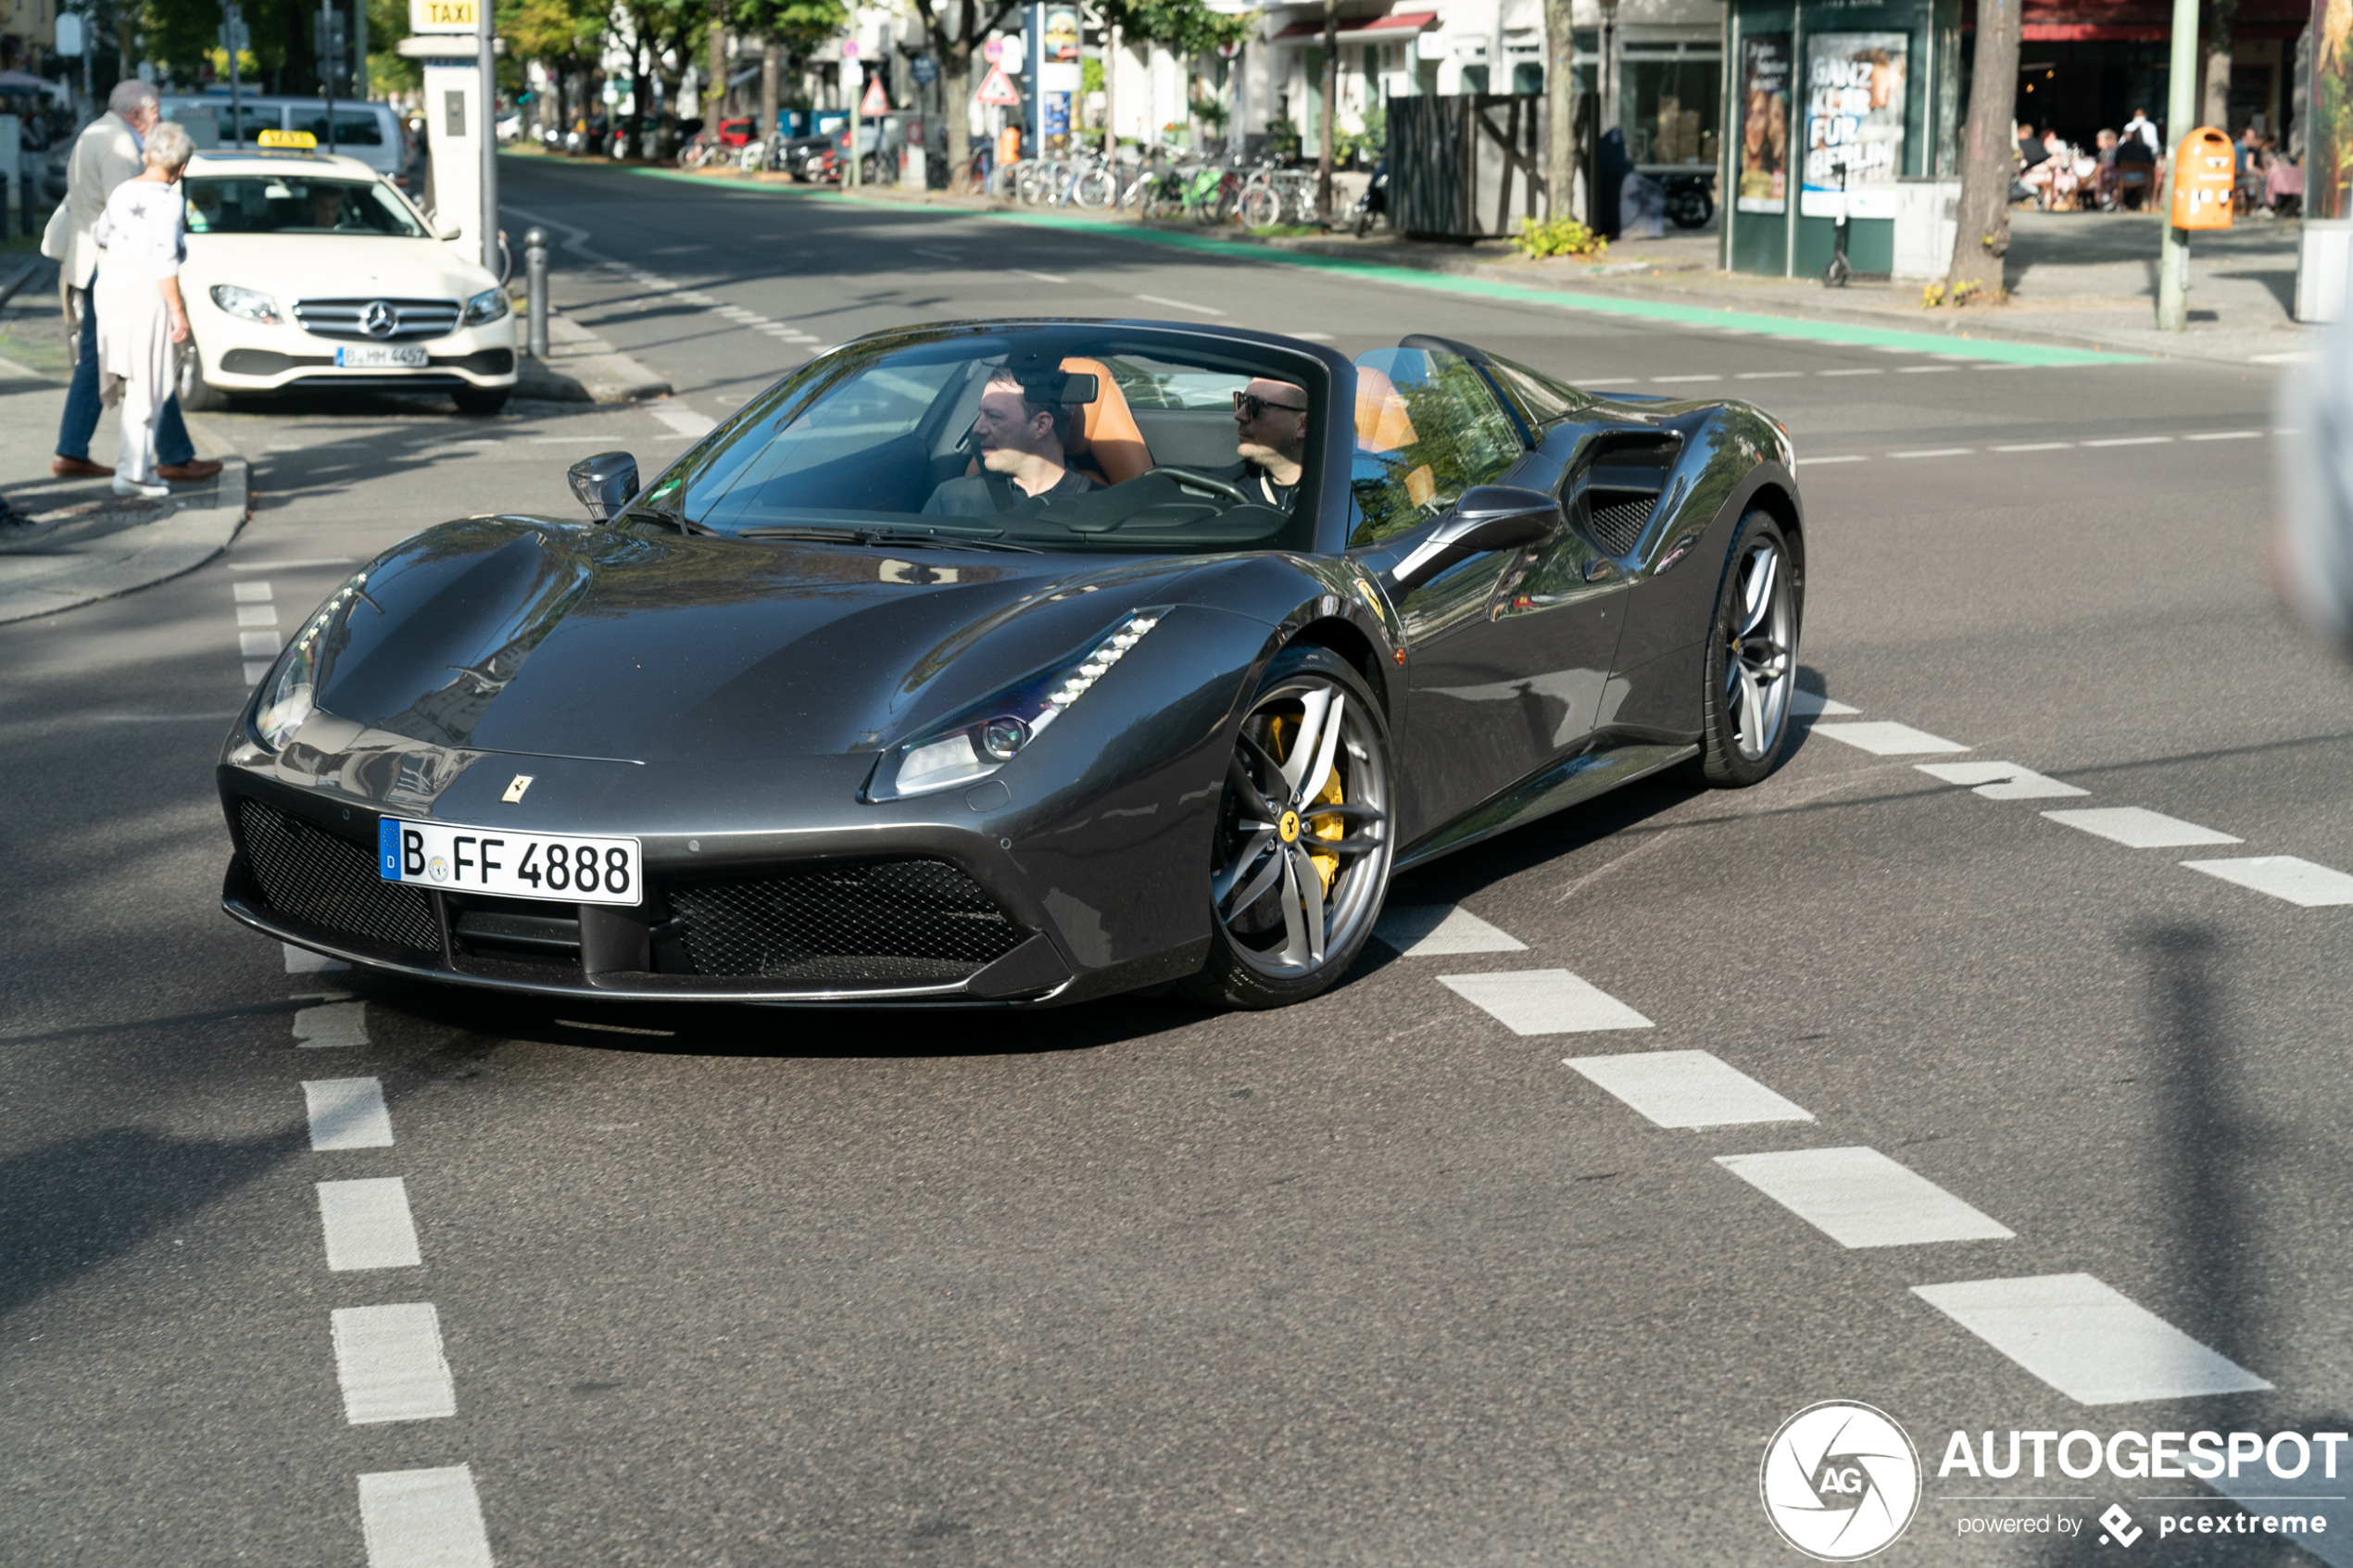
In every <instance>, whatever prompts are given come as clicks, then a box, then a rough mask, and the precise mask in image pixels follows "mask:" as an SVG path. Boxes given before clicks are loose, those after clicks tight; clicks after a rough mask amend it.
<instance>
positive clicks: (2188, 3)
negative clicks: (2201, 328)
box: [2157, 0, 2197, 332]
mask: <svg viewBox="0 0 2353 1568" xmlns="http://www.w3.org/2000/svg"><path fill="white" fill-rule="evenodd" d="M2169 71H2170V74H2169V77H2168V79H2167V82H2166V84H2165V134H2166V135H2167V136H2168V137H2169V138H2170V139H2171V141H2172V144H2173V147H2172V148H2167V147H2160V148H2158V157H2162V158H2163V159H2164V160H2165V178H2164V179H2163V180H2162V181H2161V182H2159V183H2158V196H2157V201H2158V216H2159V217H2161V218H2162V219H2163V220H2165V242H2164V245H2163V247H2162V248H2161V249H2160V250H2159V251H2158V266H2157V330H2158V331H2159V332H2187V331H2188V330H2189V326H2190V300H2189V293H2190V237H2189V235H2188V234H2187V233H2185V232H2183V231H2182V230H2180V229H2176V228H2175V227H2173V182H2174V180H2175V179H2176V178H2178V176H2179V171H2178V170H2177V169H2175V168H2174V162H2175V159H2174V157H2173V148H2178V147H2180V146H2181V144H2182V141H2183V138H2184V137H2186V136H2187V135H2188V134H2189V133H2190V130H2191V122H2192V120H2193V119H2195V118H2196V114H2197V110H2196V107H2195V101H2196V91H2197V0H2173V53H2172V58H2171V62H2170V66H2169Z"/></svg>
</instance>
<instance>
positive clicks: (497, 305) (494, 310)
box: [459, 288, 508, 327]
mask: <svg viewBox="0 0 2353 1568" xmlns="http://www.w3.org/2000/svg"><path fill="white" fill-rule="evenodd" d="M507 310H508V305H507V291H506V290H505V289H503V288H498V289H484V290H483V291H482V292H481V293H480V294H478V295H474V296H473V297H472V299H470V300H468V301H466V308H465V311H464V313H463V314H462V315H460V316H459V320H461V321H462V322H464V323H465V324H466V325H467V326H469V327H479V326H481V325H482V324H483V323H484V321H495V320H497V319H498V318H499V317H501V316H504V315H505V314H506V313H507Z"/></svg>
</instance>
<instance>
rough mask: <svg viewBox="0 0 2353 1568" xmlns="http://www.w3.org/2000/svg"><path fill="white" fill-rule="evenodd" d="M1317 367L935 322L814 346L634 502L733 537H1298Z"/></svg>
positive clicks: (1110, 545) (1232, 541)
mask: <svg viewBox="0 0 2353 1568" xmlns="http://www.w3.org/2000/svg"><path fill="white" fill-rule="evenodd" d="M1325 395H1326V377H1325V374H1324V371H1323V369H1322V367H1321V364H1320V362H1319V361H1317V360H1316V359H1315V358H1312V357H1311V356H1309V355H1308V354H1306V353H1303V352H1286V351H1284V350H1281V349H1278V348H1274V347H1271V346H1269V347H1265V348H1261V347H1258V346H1256V345H1249V344H1239V343H1227V342H1222V341H1216V340H1213V339H1209V338H1205V337H1202V338H1196V337H1192V336H1189V335H1188V334H1185V333H1182V332H1167V331H1158V330H1153V329H1149V328H1124V329H1123V328H1117V327H1099V326H1088V325H1071V326H1060V325H1055V326H1047V327H1038V328H1004V327H991V328H973V327H958V328H938V329H930V330H925V331H921V332H907V333H901V334H895V335H893V336H891V337H889V338H886V339H883V340H880V341H875V342H867V343H854V344H850V345H847V346H845V347H843V348H840V349H838V350H837V351H835V352H834V353H832V354H829V355H826V356H824V358H819V359H816V360H814V361H812V362H811V363H810V364H809V365H807V366H805V367H803V368H802V369H801V370H799V371H798V372H796V373H795V374H793V375H792V376H789V377H787V378H786V380H785V381H783V382H782V383H778V384H777V385H776V386H775V387H774V388H772V389H771V390H770V391H768V392H767V393H766V394H764V395H762V396H761V397H760V398H759V399H758V400H757V401H756V402H754V403H753V404H751V405H750V406H749V407H748V408H745V409H744V411H743V412H742V413H740V414H738V415H737V416H736V418H735V419H734V420H730V421H729V422H728V423H727V424H726V425H725V426H724V427H723V428H721V429H720V430H719V431H717V432H715V433H713V434H712V435H711V436H710V437H708V438H707V439H706V440H705V441H704V442H703V444H702V445H700V446H698V447H697V448H696V449H695V450H694V451H693V452H691V453H689V454H688V455H687V457H686V459H685V460H684V461H683V462H682V463H680V464H679V465H678V466H677V467H676V468H674V469H673V470H671V472H670V473H669V474H667V475H666V476H664V477H663V478H662V480H661V482H660V483H656V484H655V485H654V486H653V488H652V489H651V490H649V491H648V492H647V494H646V495H644V496H642V497H641V498H640V499H639V500H638V501H637V502H636V503H635V506H634V507H633V508H632V510H633V511H635V512H639V513H643V514H648V515H649V516H651V517H653V518H656V519H659V520H661V521H665V522H667V523H670V524H673V525H678V524H683V525H685V526H687V527H689V528H692V529H695V530H697V531H705V530H707V531H710V532H712V533H722V534H726V535H730V536H734V537H738V538H761V537H768V538H779V537H799V538H811V537H815V538H828V537H850V536H855V535H864V536H875V535H877V534H888V535H890V536H891V538H892V541H893V542H894V543H896V542H901V541H903V540H905V539H907V538H911V537H912V538H920V537H922V536H923V535H925V534H928V535H932V536H934V537H937V539H939V540H940V541H941V542H942V543H963V544H970V545H972V546H975V547H990V546H994V547H1000V548H1006V547H1012V548H1023V549H1032V550H1052V551H1063V550H1101V551H1121V552H1137V551H1152V552H1208V551H1220V550H1249V549H1277V548H1279V549H1304V548H1308V547H1310V546H1311V545H1312V542H1313V539H1314V535H1315V523H1314V519H1315V511H1314V506H1315V498H1314V496H1313V495H1312V494H1310V492H1311V491H1312V489H1313V486H1312V485H1310V484H1307V483H1304V481H1305V476H1306V474H1307V473H1309V472H1312V471H1313V470H1314V462H1315V459H1314V456H1313V453H1312V450H1311V448H1314V447H1315V446H1318V445H1320V442H1319V441H1318V440H1317V439H1316V438H1315V431H1316V430H1317V429H1319V428H1320V426H1319V414H1318V412H1317V410H1320V409H1321V408H1322V407H1323V406H1324V399H1325Z"/></svg>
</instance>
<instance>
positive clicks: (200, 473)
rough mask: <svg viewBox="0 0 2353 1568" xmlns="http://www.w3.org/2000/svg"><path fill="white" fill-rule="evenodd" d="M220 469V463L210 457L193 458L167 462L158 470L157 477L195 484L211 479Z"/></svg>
mask: <svg viewBox="0 0 2353 1568" xmlns="http://www.w3.org/2000/svg"><path fill="white" fill-rule="evenodd" d="M219 472H220V464H219V463H216V462H214V461H213V460H212V459H210V458H189V459H188V460H187V461H186V462H184V463H167V464H165V465H164V466H163V467H161V468H159V469H157V470H156V477H157V479H168V480H170V481H171V482H172V483H176V484H194V483H196V482H197V481H198V480H205V479H210V478H211V477H212V476H213V475H214V474H217V473H219Z"/></svg>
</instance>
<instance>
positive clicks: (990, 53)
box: [980, 38, 1005, 66]
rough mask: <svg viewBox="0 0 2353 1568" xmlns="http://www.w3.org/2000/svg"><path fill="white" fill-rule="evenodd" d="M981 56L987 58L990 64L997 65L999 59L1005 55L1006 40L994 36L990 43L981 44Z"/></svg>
mask: <svg viewBox="0 0 2353 1568" xmlns="http://www.w3.org/2000/svg"><path fill="white" fill-rule="evenodd" d="M980 57H981V58H982V59H985V60H987V61H988V63H989V64H990V65H992V66H993V65H995V64H996V63H997V62H998V61H999V60H1001V59H1003V58H1004V57H1005V41H1004V40H1003V39H1001V38H992V39H990V40H989V41H988V43H986V44H982V45H981V46H980Z"/></svg>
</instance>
